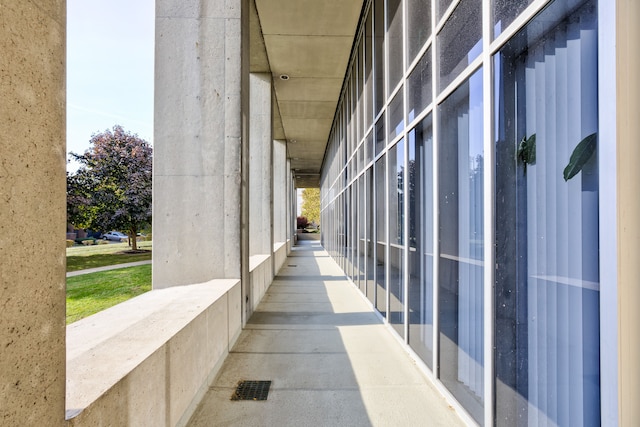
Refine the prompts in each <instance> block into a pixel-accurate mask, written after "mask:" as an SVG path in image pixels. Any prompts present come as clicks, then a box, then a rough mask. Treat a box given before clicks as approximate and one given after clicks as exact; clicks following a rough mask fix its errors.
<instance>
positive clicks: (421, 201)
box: [407, 115, 433, 369]
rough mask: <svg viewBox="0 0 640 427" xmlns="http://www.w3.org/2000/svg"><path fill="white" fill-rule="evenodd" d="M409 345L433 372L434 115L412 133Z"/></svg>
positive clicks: (410, 152) (410, 160)
mask: <svg viewBox="0 0 640 427" xmlns="http://www.w3.org/2000/svg"><path fill="white" fill-rule="evenodd" d="M408 145H409V146H408V150H409V153H408V154H409V167H408V170H409V185H408V188H409V201H408V203H409V218H408V219H409V253H408V257H409V297H408V301H407V303H408V304H409V345H410V346H411V348H412V349H413V350H414V351H415V352H416V353H417V354H418V355H419V356H420V357H421V358H422V361H423V362H424V363H425V364H426V365H427V366H428V367H430V368H432V369H433V366H432V365H433V363H432V361H433V138H432V129H431V115H429V116H427V117H426V118H425V119H424V120H423V121H422V122H420V123H418V125H417V126H416V127H415V128H414V129H412V130H411V132H410V133H409V144H408Z"/></svg>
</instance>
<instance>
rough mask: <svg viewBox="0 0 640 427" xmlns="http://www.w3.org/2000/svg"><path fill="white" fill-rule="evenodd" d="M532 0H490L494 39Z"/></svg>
mask: <svg viewBox="0 0 640 427" xmlns="http://www.w3.org/2000/svg"><path fill="white" fill-rule="evenodd" d="M531 3H533V0H492V1H491V18H492V19H491V22H492V24H493V38H494V39H495V38H496V37H498V36H499V35H500V34H502V31H504V29H505V28H507V27H508V26H509V24H511V23H512V22H513V20H514V19H516V18H517V17H518V15H520V13H521V12H522V11H523V10H525V9H526V8H527V6H528V5H530V4H531Z"/></svg>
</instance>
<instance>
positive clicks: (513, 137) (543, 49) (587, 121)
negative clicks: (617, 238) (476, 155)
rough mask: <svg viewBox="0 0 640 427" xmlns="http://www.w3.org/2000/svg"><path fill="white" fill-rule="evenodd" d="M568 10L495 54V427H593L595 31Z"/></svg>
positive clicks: (559, 9) (583, 14) (558, 5)
mask: <svg viewBox="0 0 640 427" xmlns="http://www.w3.org/2000/svg"><path fill="white" fill-rule="evenodd" d="M573 3H574V4H573V5H572V10H568V7H567V2H554V3H552V4H551V5H550V6H549V7H547V8H546V9H545V10H544V11H543V12H542V13H541V14H540V15H539V16H538V17H536V18H535V19H534V20H533V21H531V23H529V24H528V25H527V26H526V27H525V28H524V29H523V30H522V31H521V32H520V33H519V34H517V35H516V36H515V37H514V38H513V39H512V40H511V41H509V42H508V43H507V44H506V45H505V46H504V48H503V49H502V50H501V51H500V52H499V54H498V55H496V56H495V57H494V67H495V68H494V69H495V70H496V74H495V87H496V95H495V99H496V106H495V111H496V138H497V140H496V145H495V150H496V184H495V185H496V281H495V307H496V323H495V336H496V342H495V346H496V351H495V375H496V389H495V393H496V395H495V399H496V419H497V425H505V426H506V425H516V424H517V425H523V426H526V425H558V426H575V425H580V426H599V425H600V370H599V364H600V353H599V342H600V335H599V294H600V293H599V289H600V284H599V270H598V265H599V242H598V192H599V183H598V182H599V178H598V150H597V147H596V145H597V133H598V107H597V105H598V58H597V54H596V53H597V49H598V34H597V26H598V25H597V19H596V16H597V11H596V2H595V1H588V2H583V6H582V7H580V8H579V9H578V10H576V9H573V6H575V2H573ZM568 14H570V15H568ZM567 15H568V17H566V16H567ZM564 17H566V18H565V19H563V18H564ZM581 141H582V143H581ZM585 141H586V142H587V143H590V144H591V147H592V150H591V152H590V153H591V154H589V155H587V156H584V157H583V161H582V162H580V164H579V165H578V164H576V163H574V164H573V167H574V168H575V170H576V171H577V172H578V173H577V174H575V175H574V176H571V177H567V176H564V173H563V172H564V170H565V168H567V166H570V165H571V164H572V163H573V162H571V161H570V159H571V155H572V153H573V152H574V150H576V149H578V146H579V145H580V146H582V147H584V145H582V144H584V142H585ZM587 152H588V151H585V153H587Z"/></svg>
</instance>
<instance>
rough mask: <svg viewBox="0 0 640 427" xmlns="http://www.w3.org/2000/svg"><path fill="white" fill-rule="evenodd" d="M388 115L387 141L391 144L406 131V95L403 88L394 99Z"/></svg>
mask: <svg viewBox="0 0 640 427" xmlns="http://www.w3.org/2000/svg"><path fill="white" fill-rule="evenodd" d="M387 113H388V114H387V115H388V116H389V139H388V140H387V141H388V142H391V141H393V138H395V137H396V136H398V135H400V134H401V133H402V131H403V130H404V95H403V91H402V88H400V90H399V91H398V93H396V96H394V97H393V100H392V101H391V103H390V104H389V109H388V111H387Z"/></svg>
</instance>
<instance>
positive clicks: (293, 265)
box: [287, 264, 297, 267]
mask: <svg viewBox="0 0 640 427" xmlns="http://www.w3.org/2000/svg"><path fill="white" fill-rule="evenodd" d="M287 267H297V265H295V264H289V265H287Z"/></svg>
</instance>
